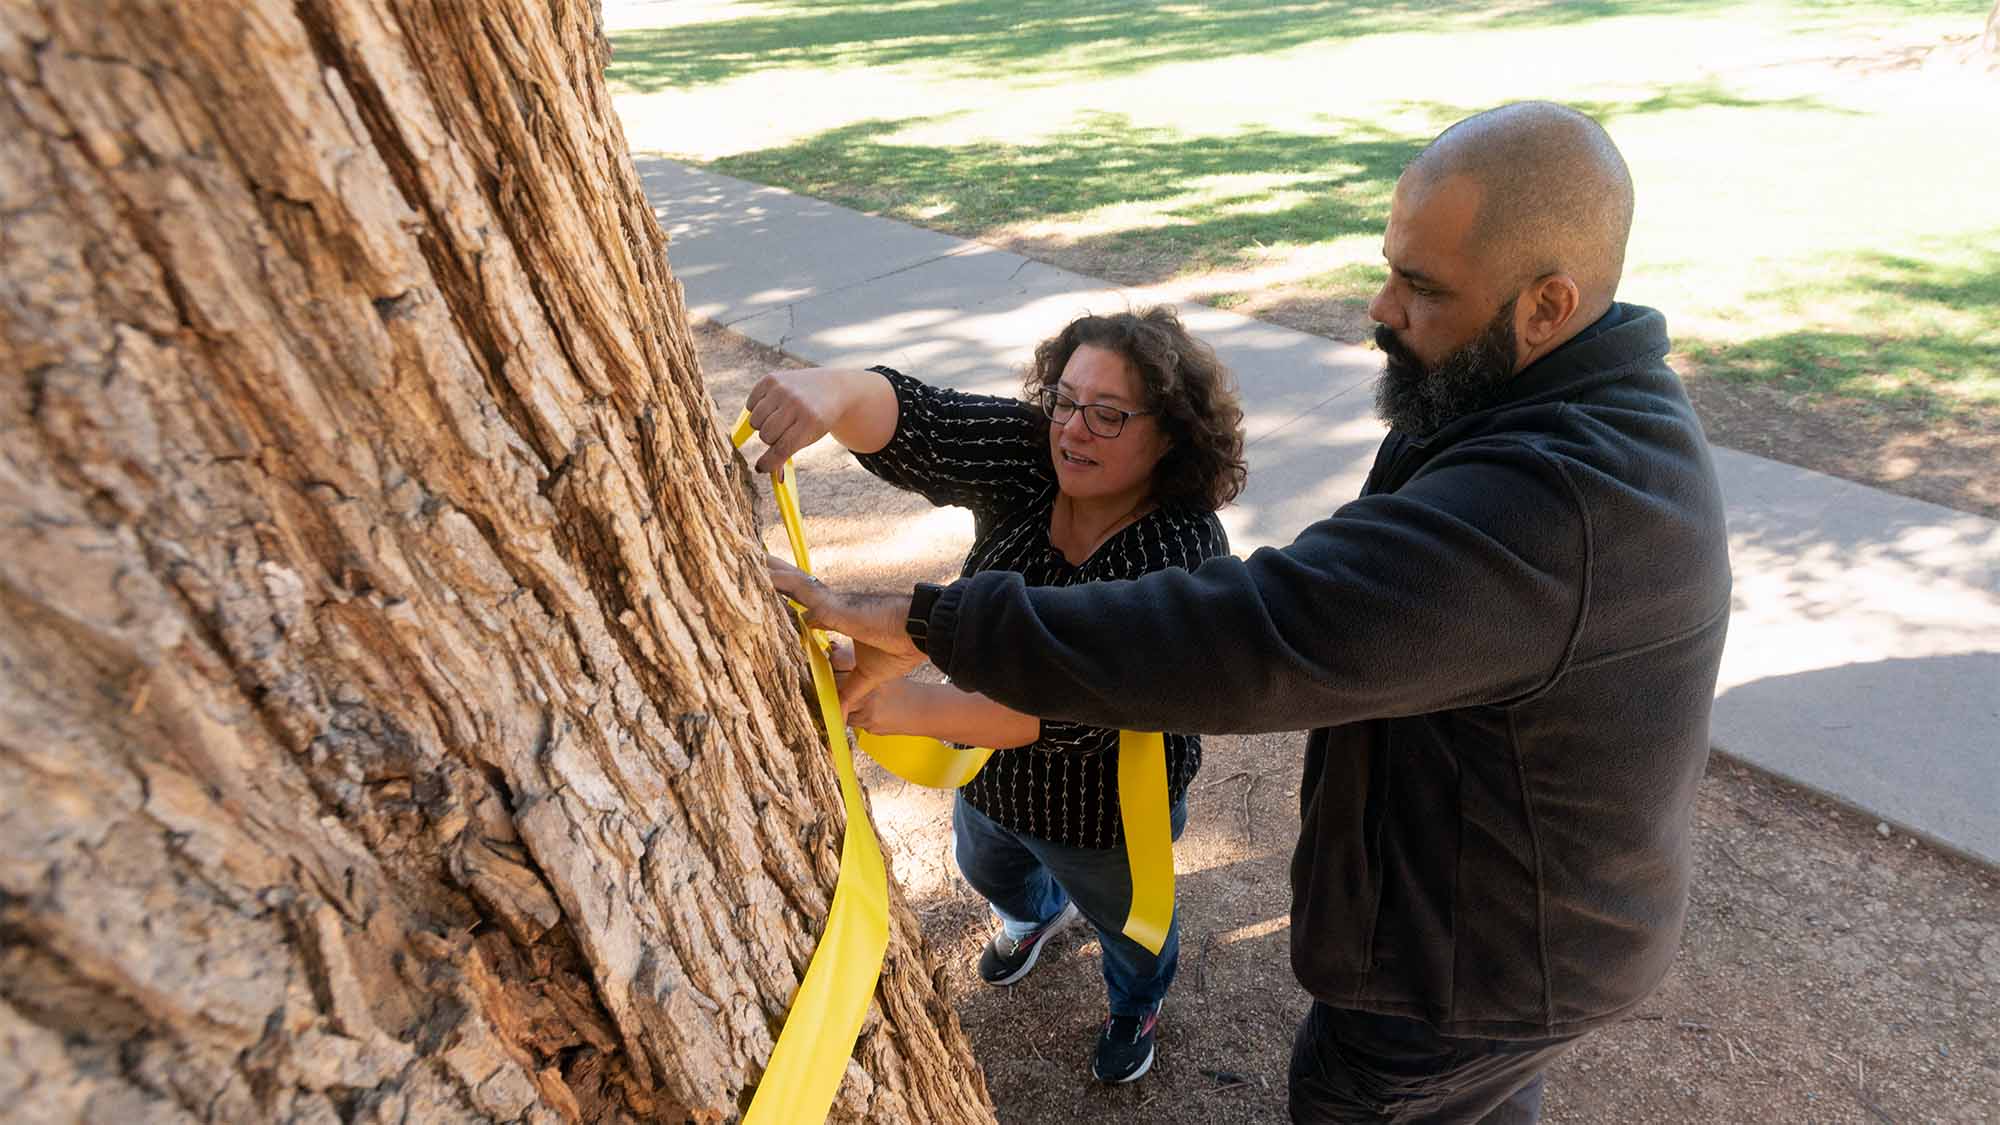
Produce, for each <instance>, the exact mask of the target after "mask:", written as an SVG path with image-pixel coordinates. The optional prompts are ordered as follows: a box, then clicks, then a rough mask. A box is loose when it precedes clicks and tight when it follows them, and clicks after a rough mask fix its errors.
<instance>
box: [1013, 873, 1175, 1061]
mask: <svg viewBox="0 0 2000 1125" xmlns="http://www.w3.org/2000/svg"><path fill="white" fill-rule="evenodd" d="M1082 916H1083V912H1082V911H1080V910H1078V909H1077V908H1076V904H1075V903H1073V902H1072V903H1070V904H1069V905H1067V906H1065V907H1063V911H1062V913H1061V914H1058V915H1056V917H1055V920H1054V921H1052V922H1050V923H1049V924H1048V926H1047V928H1045V929H1044V930H1042V934H1041V936H1040V937H1038V938H1036V939H1035V944H1034V946H1033V948H1031V949H1029V950H1028V959H1027V960H1026V961H1023V962H1021V967H1020V968H1018V969H1015V970H1014V971H1013V972H1011V973H1009V974H1007V975H1006V976H1004V977H1001V978H1000V979H999V980H986V978H985V977H980V978H979V979H980V980H983V981H986V983H987V984H989V985H991V986H993V987H994V988H1006V987H1007V986H1009V985H1011V984H1014V983H1016V982H1018V981H1019V980H1020V979H1021V978H1022V977H1025V976H1027V975H1028V972H1029V970H1031V969H1033V968H1034V967H1035V962H1037V961H1040V960H1041V959H1042V947H1043V946H1045V945H1047V944H1048V943H1049V939H1050V938H1052V937H1054V936H1056V935H1057V934H1059V933H1062V932H1063V931H1064V930H1067V929H1069V928H1070V927H1071V926H1073V925H1075V924H1076V920H1077V919H1078V918H1080V917H1082ZM1146 1064H1147V1065H1148V1066H1150V1065H1152V1060H1151V1059H1147V1060H1146Z"/></svg>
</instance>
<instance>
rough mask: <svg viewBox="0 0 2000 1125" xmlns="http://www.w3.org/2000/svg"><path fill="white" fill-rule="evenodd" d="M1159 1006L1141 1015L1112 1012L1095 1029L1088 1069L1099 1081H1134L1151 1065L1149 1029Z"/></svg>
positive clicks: (1157, 1019) (1157, 1022)
mask: <svg viewBox="0 0 2000 1125" xmlns="http://www.w3.org/2000/svg"><path fill="white" fill-rule="evenodd" d="M1159 1025H1160V1006H1159V1005H1158V1004H1155V1005H1153V1010H1152V1011H1150V1012H1147V1013H1146V1014H1145V1015H1143V1016H1112V1017H1111V1018H1110V1019H1107V1020H1105V1021H1104V1028H1103V1030H1101V1031H1099V1032H1098V1033H1097V1057H1096V1058H1095V1059H1093V1060H1092V1061H1091V1064H1090V1073H1091V1074H1092V1075H1093V1076H1094V1077H1096V1079H1097V1080H1098V1081H1099V1082H1136V1081H1138V1080H1139V1079H1140V1078H1142V1077H1144V1076H1145V1073H1146V1072H1147V1071H1148V1070H1151V1069H1152V1068H1153V1031H1154V1030H1155V1029H1156V1028H1158V1027H1159Z"/></svg>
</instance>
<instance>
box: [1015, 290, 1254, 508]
mask: <svg viewBox="0 0 2000 1125" xmlns="http://www.w3.org/2000/svg"><path fill="white" fill-rule="evenodd" d="M1085 344H1089V345H1090V346H1092V347H1097V348H1103V349H1105V350H1106V351H1112V352H1116V353H1118V354H1119V355H1121V356H1124V357H1125V359H1126V361H1127V362H1129V363H1130V364H1131V365H1132V367H1133V369H1134V370H1136V371H1137V372H1138V373H1139V381H1140V382H1141V383H1142V384H1143V385H1144V387H1145V396H1146V401H1145V403H1144V404H1143V405H1144V406H1145V408H1146V409H1148V410H1153V411H1157V412H1158V414H1157V415H1156V417H1157V419H1158V421H1159V423H1160V426H1161V428H1162V430H1163V431H1164V432H1165V433H1166V435H1167V437H1168V438H1169V439H1170V445H1169V447H1168V449H1167V453H1166V456H1164V457H1162V458H1160V463H1159V464H1158V465H1155V466H1154V467H1153V501H1154V502H1155V503H1157V504H1161V505H1168V504H1186V505H1190V506H1193V507H1196V508H1200V509H1202V510H1204V511H1214V510H1215V509H1217V508H1220V507H1222V506H1223V505H1225V504H1227V503H1229V502H1230V501H1231V500H1234V499H1236V496H1237V494H1238V493H1240V492H1242V491H1243V480H1244V477H1245V476H1246V475H1247V474H1248V472H1249V469H1248V467H1247V466H1246V465H1245V464H1244V462H1243V407H1242V404H1241V403H1239V402H1238V401H1237V398H1236V380H1235V378H1234V377H1233V376H1232V375H1230V373H1229V368H1227V367H1225V366H1223V364H1222V361H1221V360H1220V359H1217V358H1216V355H1215V349H1213V348H1211V347H1209V346H1208V345H1207V344H1204V343H1202V342H1201V341H1200V340H1197V339H1196V338H1195V337H1194V335H1193V334H1192V333H1190V332H1189V331H1188V330H1187V328H1186V327H1185V326H1183V325H1182V324H1181V318H1180V315H1179V314H1178V313H1176V312H1175V311H1174V308H1173V306H1172V305H1154V306H1152V307H1151V308H1145V309H1140V310H1139V311H1138V312H1122V313H1115V314H1113V315H1111V316H1081V317H1078V318H1077V319H1075V320H1072V321H1070V322H1069V324H1068V325H1066V326H1065V327H1064V328H1063V330H1062V331H1061V332H1058V333H1056V334H1055V335H1054V336H1051V337H1049V338H1048V339H1046V340H1043V341H1042V342H1041V344H1039V345H1038V346H1037V347H1036V348H1035V361H1034V363H1033V364H1032V365H1031V366H1030V367H1029V368H1028V372H1027V375H1026V377H1025V378H1023V379H1022V389H1023V391H1025V392H1026V394H1027V396H1028V398H1029V400H1030V401H1039V400H1040V396H1041V392H1042V390H1043V388H1045V387H1052V386H1054V385H1055V382H1056V380H1058V379H1060V378H1062V373H1063V368H1064V367H1067V366H1068V365H1069V359H1070V356H1071V355H1073V354H1075V352H1076V349H1078V348H1080V347H1082V346H1083V345H1085Z"/></svg>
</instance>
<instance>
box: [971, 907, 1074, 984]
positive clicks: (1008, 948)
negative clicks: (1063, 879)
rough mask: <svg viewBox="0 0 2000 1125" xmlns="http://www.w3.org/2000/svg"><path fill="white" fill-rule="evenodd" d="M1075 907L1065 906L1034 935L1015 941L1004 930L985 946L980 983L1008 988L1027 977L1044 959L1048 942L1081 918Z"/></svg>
mask: <svg viewBox="0 0 2000 1125" xmlns="http://www.w3.org/2000/svg"><path fill="white" fill-rule="evenodd" d="M1078 916H1079V915H1078V913H1077V909H1076V903H1073V902H1070V903H1064V904H1063V908H1062V913H1061V914H1058V915H1056V916H1055V917H1054V918H1051V919H1049V920H1048V921H1046V922H1044V923H1042V925H1041V927H1040V928H1039V929H1037V930H1035V931H1034V932H1033V933H1031V934H1029V935H1028V936H1026V937H1024V938H1022V939H1021V940H1019V941H1015V940H1014V939H1013V938H1010V937H1008V936H1007V931H1005V930H1002V931H1000V932H999V933H997V934H994V935H993V940H992V941H989V942H987V943H986V949H985V951H984V952H982V953H980V955H979V979H980V980H983V981H985V982H986V983H987V984H992V985H1009V984H1013V983H1014V982H1015V981H1017V980H1020V979H1021V978H1022V977H1025V976H1027V975H1028V970H1030V969H1032V968H1034V967H1035V962H1036V961H1037V960H1039V959H1040V958H1041V956H1042V947H1043V946H1044V945H1047V944H1048V943H1049V939H1050V938H1052V937H1054V936H1056V935H1057V934H1058V933H1061V932H1062V931H1063V930H1064V929H1067V928H1068V927H1069V924H1070V923H1072V922H1074V921H1076V920H1077V918H1078Z"/></svg>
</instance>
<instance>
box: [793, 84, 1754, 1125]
mask: <svg viewBox="0 0 2000 1125" xmlns="http://www.w3.org/2000/svg"><path fill="white" fill-rule="evenodd" d="M1631 222H1632V184H1631V179H1630V176H1629V174H1628V172H1627V170H1626V167H1625V162H1624V160H1623V159H1622V158H1621V157H1620V156H1619V154H1618V150H1617V148H1616V146H1615V145H1613V144H1612V142H1611V139H1610V137H1608V136H1607V135H1606V134H1605V132H1604V130H1603V129H1602V128H1600V127H1599V126H1598V125H1597V123H1596V122H1594V121H1592V120H1591V119H1589V118H1588V117H1586V116H1584V115H1582V114H1580V113H1577V112H1575V111H1573V110H1569V109H1566V108H1563V107H1560V106H1554V105H1548V104H1542V103H1530V104H1521V105H1509V106H1503V107H1501V108H1499V109H1496V110H1492V111H1490V112H1487V113H1482V114H1480V115H1478V116H1476V117H1472V118H1470V119H1468V120H1466V121H1462V122H1460V123H1459V124H1457V125H1454V126H1453V127H1452V128H1450V129H1448V130H1446V131H1445V132H1444V133H1443V134H1442V135H1441V136H1439V137H1438V138H1437V139H1436V140H1435V141H1433V142H1432V143H1431V144H1430V146H1429V147H1427V148H1426V149H1425V150H1424V151H1423V153H1422V154H1421V155H1420V156H1418V157H1417V159H1416V160H1415V161H1414V162H1412V163H1411V164H1410V166H1409V168H1408V169H1407V170H1406V171H1405V172H1404V173H1403V175H1402V177H1401V179H1400V180H1399V181H1398V182H1397V185H1396V193H1395V198H1394V202H1393V203H1392V205H1391V208H1390V214H1389V225H1388V230H1387V233H1386V237H1385V239H1384V246H1383V251H1384V254H1385V255H1386V256H1387V258H1388V263H1389V279H1388V281H1387V283H1386V284H1384V285H1383V287H1382V290H1381V292H1380V293H1379V294H1377V295H1376V297H1375V299H1374V300H1373V301H1372V302H1371V303H1370V305H1369V314H1370V315H1371V316H1372V317H1374V318H1375V320H1377V321H1378V322H1379V323H1380V327H1379V328H1378V329H1377V334H1376V339H1377V341H1378V342H1379V343H1380V345H1381V347H1382V351H1383V353H1384V354H1385V356H1386V364H1385V370H1384V372H1383V376H1382V379H1381V381H1380V383H1379V384H1378V388H1377V394H1376V402H1377V406H1378V408H1379V410H1380V412H1381V414H1382V416H1383V418H1384V419H1385V420H1386V421H1387V422H1388V423H1389V425H1390V427H1391V430H1390V433H1389V435H1388V437H1387V438H1386V439H1385V440H1384V441H1383V443H1382V447H1381V449H1380V450H1379V452H1378V453H1377V454H1376V458H1375V465H1374V469H1373V471H1372V472H1371V473H1370V474H1369V477H1368V481H1367V484H1366V485H1365V486H1364V488H1363V490H1362V494H1361V496H1360V498H1359V499H1356V500H1354V501H1353V502H1351V503H1348V504H1346V505H1344V506H1342V507H1341V508H1340V509H1339V510H1337V511H1335V512H1333V513H1332V514H1331V515H1329V516H1328V517H1327V518H1325V519H1323V520H1320V521H1319V522H1317V523H1314V524H1313V525H1312V526H1310V527H1308V528H1306V529H1305V530H1304V531H1303V532H1301V533H1300V534H1299V536H1298V538H1297V539H1296V540H1295V541H1294V542H1293V543H1292V544H1291V545H1290V546H1288V547H1285V548H1284V549H1282V550H1271V549H1265V550H1260V551H1258V552H1256V553H1255V554H1254V555H1252V556H1250V557H1249V558H1248V559H1242V560H1239V559H1234V558H1223V559H1216V560H1212V561H1210V562H1207V563H1204V564H1203V565H1202V566H1201V567H1200V568H1199V569H1197V570H1195V571H1193V572H1188V571H1183V570H1169V571H1163V572H1159V573H1155V574H1153V575H1151V576H1149V577H1146V578H1142V579H1140V580H1138V581H1136V582H1117V583H1103V584H1098V585H1089V586H1074V587H1068V588H1055V587H1038V588H1034V589H1029V588H1026V587H1024V586H1023V585H1022V584H1021V581H1020V579H1019V578H1018V576H1015V575H1011V574H1005V573H999V572H994V573H988V574H982V575H978V576H975V577H973V578H970V579H964V580H961V581H959V582H956V583H953V584H952V585H950V586H948V587H935V586H919V587H918V588H917V590H916V591H915V593H914V595H912V594H895V595H868V594H855V593H848V592H840V591H835V590H832V589H830V588H828V587H825V586H821V585H819V584H817V583H813V582H811V581H809V580H806V579H804V578H803V577H802V576H800V575H798V574H797V573H796V572H791V571H789V568H784V567H782V566H775V567H774V572H773V577H774V581H776V582H777V584H778V585H779V587H780V588H781V589H783V590H785V591H786V592H787V593H789V594H791V595H792V596H793V597H795V598H797V599H798V600H799V601H801V602H802V603H804V604H806V605H807V606H808V608H809V609H810V610H811V611H812V613H813V615H814V617H815V618H816V619H817V620H819V621H820V622H822V623H823V624H826V625H827V626H829V627H831V628H834V629H838V630H840V631H842V632H846V633H849V634H851V635H853V636H855V637H856V638H857V639H858V640H860V641H862V642H865V643H866V644H867V645H869V646H872V647H873V649H874V650H876V651H872V652H869V653H867V654H866V656H867V659H865V660H864V661H863V667H862V670H861V672H860V673H859V674H857V675H856V676H855V677H853V678H852V679H851V680H850V681H849V683H848V685H847V691H848V693H849V695H850V697H853V696H854V695H855V694H857V693H860V692H865V691H866V690H868V687H869V684H870V683H871V682H879V680H875V679H874V677H879V676H880V675H882V674H884V669H885V666H887V667H891V668H895V667H902V666H906V665H907V664H908V663H909V662H913V661H915V660H917V659H920V657H919V655H918V654H919V653H920V652H921V653H926V654H928V657H929V659H930V660H931V662H932V663H934V664H936V665H937V666H938V667H939V668H940V669H942V670H943V671H944V672H945V673H946V674H947V675H949V676H950V677H951V678H952V679H953V680H954V681H955V682H957V683H958V684H959V686H961V687H964V688H967V689H969V690H973V691H978V692H981V693H984V694H985V695H987V696H989V697H991V698H993V699H996V700H999V701H1000V702H1002V703H1005V704H1007V705H1008V706H1011V707H1014V708H1016V709H1019V710H1022V711H1026V712H1030V713H1033V714H1037V715H1042V716H1046V717H1050V718H1061V719H1069V720H1074V721H1077V722H1084V723H1091V724H1095V725H1098V726H1115V727H1125V728H1131V729H1145V730H1158V729H1165V730H1171V731H1186V732H1191V733H1192V732H1203V733H1217V734H1222V733H1236V732H1256V731H1277V730H1299V729H1305V728H1313V729H1312V733H1311V735H1310V736H1309V738H1308V739H1307V742H1306V752H1305V771H1304V779H1303V782H1302V784H1301V787H1300V793H1299V796H1300V813H1301V817H1302V820H1303V823H1302V825H1301V828H1300V834H1299V841H1298V847H1297V850H1296V852H1295V854H1294V856H1293V859H1292V891H1293V902H1292V928H1291V951H1292V967H1293V971H1294V972H1295V973H1296V974H1297V976H1298V979H1299V983H1300V984H1301V985H1303V986H1304V987H1305V989H1306V991H1307V992H1308V993H1310V994H1311V996H1312V1005H1311V1008H1310V1011H1309V1012H1308V1014H1307V1016H1306V1018H1305V1020H1304V1021H1303V1022H1302V1024H1301V1025H1300V1027H1299V1030H1298V1035H1297V1038H1296V1042H1295V1046H1294V1051H1293V1057H1292V1060H1291V1091H1290V1093H1291V1111H1292V1118H1293V1120H1294V1121H1300V1122H1321V1121H1443V1122H1471V1121H1486V1122H1506V1123H1518V1122H1531V1121H1534V1120H1535V1119H1536V1118H1537V1116H1538V1114H1539V1109H1540V1101H1541V1083H1542V1078H1541V1075H1542V1072H1543V1070H1544V1069H1545V1068H1546V1067H1547V1066H1548V1064H1549V1062H1550V1061H1551V1060H1553V1059H1554V1058H1555V1057H1556V1056H1557V1055H1559V1054H1560V1053H1561V1052H1562V1051H1564V1050H1566V1049H1567V1048H1568V1047H1570V1046H1571V1045H1573V1044H1574V1043H1575V1041H1576V1039H1577V1037H1578V1036H1581V1035H1583V1034H1585V1033H1587V1032H1589V1031H1591V1030H1592V1029H1594V1028H1598V1027H1602V1026H1605V1025H1607V1024H1610V1023H1613V1022H1615V1021H1617V1020H1618V1019H1619V1018H1620V1017H1622V1016H1624V1015H1626V1014H1627V1013H1629V1012H1631V1011H1632V1010H1633V1009H1634V1008H1636V1007H1637V1006H1638V1005H1639V1003H1640V1002H1641V1001H1642V1000H1643V999H1644V998H1645V997H1646V995H1647V994H1648V993H1650V992H1651V991H1652V990H1653V988H1654V987H1655V986H1656V985H1657V984H1658V983H1659V981H1660V979H1661V977H1662V976H1663V975H1664V974H1665V973H1666V971H1667V966H1668V964H1669V963H1670V962H1671V960H1672V958H1673V955H1674V950H1675V947H1676V945H1677V944H1678V941H1679V937H1680V931H1681V923H1682V918H1683V914H1684V912H1685V908H1686V904H1687V890H1688V877H1689V871H1690V866H1691V863H1690V841H1689V832H1690V828H1691V822H1692V814H1693V808H1694V797H1695V787H1696V784H1697V782H1698V781H1699V779H1700V777H1701V774H1702V769H1703V766H1704V764H1705V762H1706V760H1707V755H1708V717H1709V707H1710V703H1711V700H1712V698H1713V695H1714V689H1715V675H1716V668H1717V665H1718V663H1719V661H1720V658H1721V654H1722V642H1723V634H1724V630H1725V628H1726V625H1727V622H1728V615H1729V561H1728V550H1727V545H1726V542H1725V536H1724V529H1723V508H1722V498H1721V495H1720V492H1719V490H1718V489H1717V487H1716V480H1715V473H1714V469H1713V467H1712V465H1711V464H1710V460H1709V454H1708V448H1707V445H1706V443H1705V442H1704V440H1703V438H1702V432H1701V426H1700V424H1699V423H1698V422H1697V421H1696V419H1695V415H1694V412H1693V410H1692V409H1690V407H1689V405H1688V400H1687V397H1686V395H1685V394H1684V393H1683V391H1682V389H1681V386H1680V383H1679V381H1678V380H1677V379H1676V378H1675V376H1674V374H1673V372H1672V371H1671V370H1669V369H1668V367H1667V366H1666V363H1665V359H1664V357H1665V356H1666V354H1667V351H1668V343H1667V332H1666V324H1665V321H1664V320H1663V318H1662V317H1661V316H1660V314H1659V313H1657V312H1654V311H1653V310H1651V309H1646V308H1641V307H1638V306H1635V305H1627V304H1620V303H1617V302H1616V301H1615V299H1614V297H1615V294H1616V291H1617V288H1618V281H1619V276H1620V273H1621V272H1622V270H1623V265H1624V253H1625V241H1626V236H1627V233H1628V232H1629V230H1630V228H1631ZM1149 1033H1150V1032H1149Z"/></svg>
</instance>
